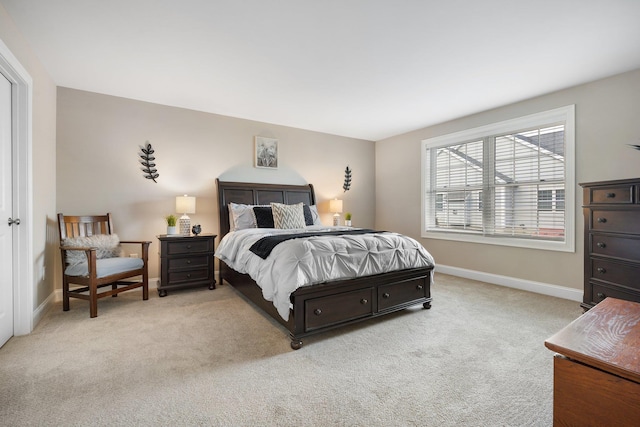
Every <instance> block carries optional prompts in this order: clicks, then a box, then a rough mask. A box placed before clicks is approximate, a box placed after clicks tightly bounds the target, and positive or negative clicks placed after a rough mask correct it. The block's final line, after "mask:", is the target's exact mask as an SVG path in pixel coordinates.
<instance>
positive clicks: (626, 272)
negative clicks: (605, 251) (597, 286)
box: [591, 258, 640, 290]
mask: <svg viewBox="0 0 640 427" xmlns="http://www.w3.org/2000/svg"><path fill="white" fill-rule="evenodd" d="M591 277H592V278H594V279H598V280H603V281H606V282H610V283H615V284H619V285H623V286H627V287H629V288H634V289H638V290H640V264H638V265H634V264H624V263H621V262H614V261H609V260H604V259H596V258H592V259H591Z"/></svg>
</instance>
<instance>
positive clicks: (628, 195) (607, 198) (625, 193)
mask: <svg viewBox="0 0 640 427" xmlns="http://www.w3.org/2000/svg"><path fill="white" fill-rule="evenodd" d="M634 189H635V186H634V185H629V184H625V185H619V186H612V187H598V188H592V189H591V192H590V195H591V197H590V200H589V202H590V203H591V204H608V205H610V204H631V203H633V202H634V200H633V195H634Z"/></svg>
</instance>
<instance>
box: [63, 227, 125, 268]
mask: <svg viewBox="0 0 640 427" xmlns="http://www.w3.org/2000/svg"><path fill="white" fill-rule="evenodd" d="M62 244H63V246H76V247H78V246H79V247H86V248H96V249H97V250H96V258H97V259H102V258H113V257H117V256H120V255H121V252H122V249H121V247H120V239H119V238H118V235H117V234H94V235H93V236H78V237H69V238H67V239H64V241H63V242H62ZM66 261H67V264H69V265H72V264H80V263H82V262H87V255H86V252H84V251H67V259H66Z"/></svg>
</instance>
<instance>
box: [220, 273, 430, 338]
mask: <svg viewBox="0 0 640 427" xmlns="http://www.w3.org/2000/svg"><path fill="white" fill-rule="evenodd" d="M431 270H432V269H431V268H416V269H408V270H401V271H395V272H390V273H385V274H377V275H373V276H366V277H359V278H355V279H350V280H342V281H337V282H330V283H322V284H318V285H313V286H305V287H302V288H299V289H297V290H296V291H295V292H294V293H293V294H291V303H292V306H293V309H292V310H291V311H290V315H289V319H288V320H286V321H285V320H284V319H283V318H282V317H281V316H280V315H279V314H278V312H277V310H276V309H275V307H274V306H273V304H272V303H271V302H270V301H267V300H265V299H264V298H263V297H262V290H261V289H260V287H259V286H258V285H256V284H255V282H254V281H253V280H252V279H251V278H250V277H249V276H248V275H245V274H240V273H238V272H236V271H235V270H233V269H231V268H230V267H228V266H227V265H226V264H225V263H224V262H221V263H220V279H221V280H220V283H222V279H224V280H225V281H227V282H228V283H229V284H231V285H232V286H233V287H234V288H235V289H236V290H238V291H239V292H240V293H242V294H243V295H245V296H246V297H247V298H248V299H249V300H250V301H251V302H253V303H254V304H255V305H257V306H258V307H260V308H261V309H262V310H263V311H265V312H266V313H267V314H269V315H270V316H271V317H273V318H274V319H275V320H277V321H278V322H279V323H280V324H282V325H283V326H285V327H286V328H287V330H288V331H289V333H290V337H291V347H292V348H293V349H296V350H297V349H299V348H300V347H302V338H304V337H306V336H309V335H312V334H317V333H320V332H324V331H328V330H330V329H334V328H337V327H341V326H344V325H347V324H351V323H355V322H360V321H363V320H367V319H371V318H373V317H378V316H383V315H385V314H388V313H392V312H395V311H398V310H402V309H405V308H407V307H410V306H414V305H417V304H422V305H423V307H424V308H431Z"/></svg>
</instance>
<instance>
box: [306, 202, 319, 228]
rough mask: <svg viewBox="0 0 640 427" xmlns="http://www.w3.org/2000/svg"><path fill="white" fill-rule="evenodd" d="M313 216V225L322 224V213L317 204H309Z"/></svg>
mask: <svg viewBox="0 0 640 427" xmlns="http://www.w3.org/2000/svg"><path fill="white" fill-rule="evenodd" d="M309 210H310V211H311V216H312V217H313V225H322V222H321V221H320V214H319V213H318V207H317V206H316V205H311V206H309Z"/></svg>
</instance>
